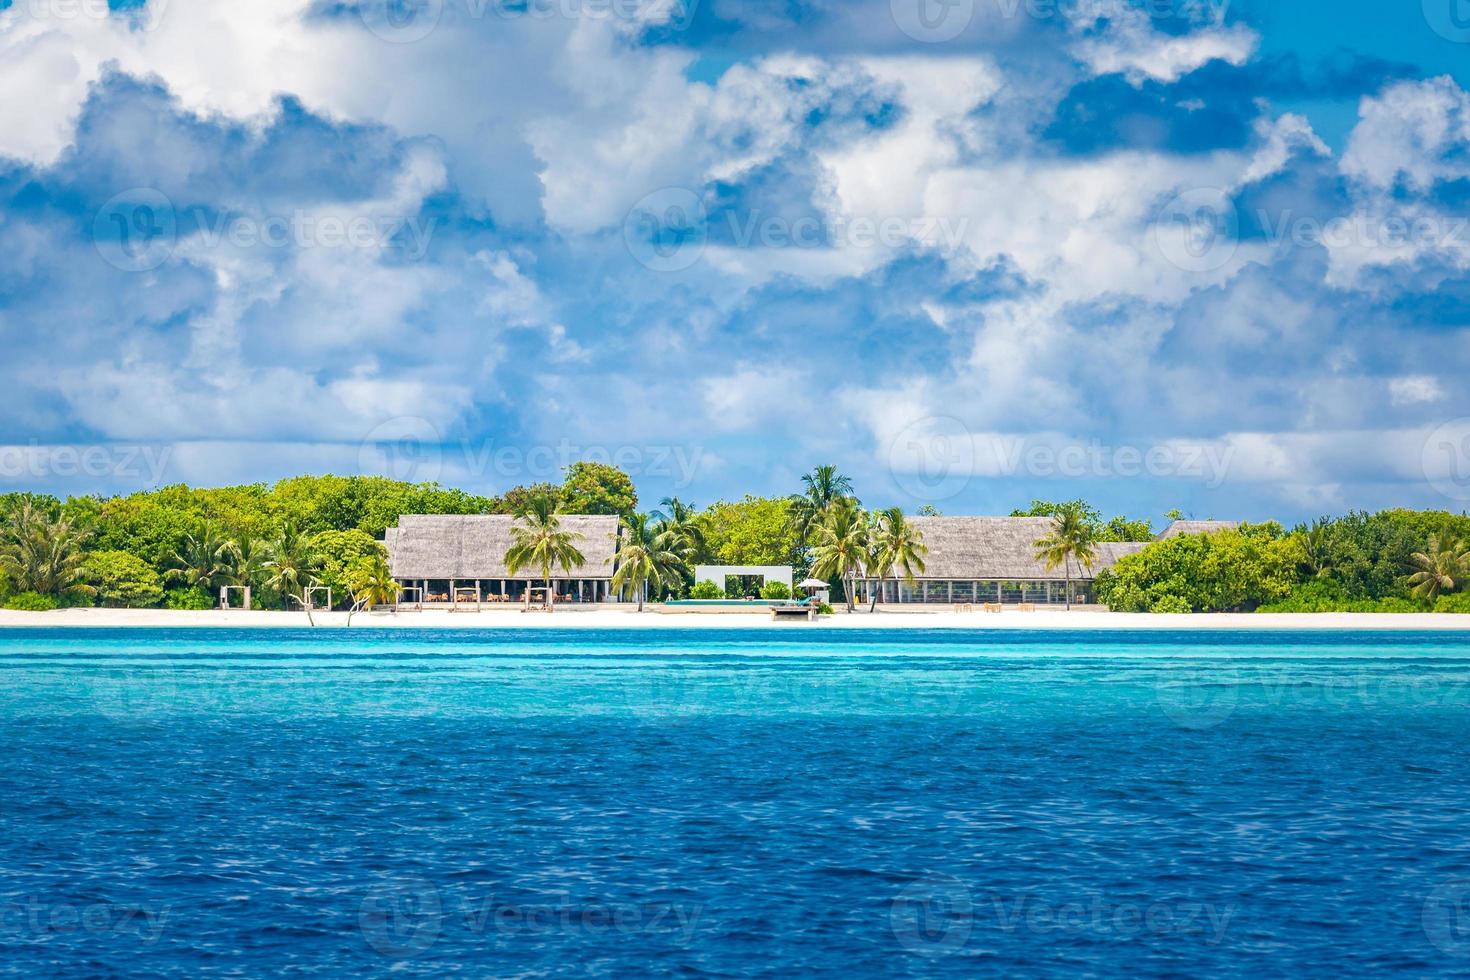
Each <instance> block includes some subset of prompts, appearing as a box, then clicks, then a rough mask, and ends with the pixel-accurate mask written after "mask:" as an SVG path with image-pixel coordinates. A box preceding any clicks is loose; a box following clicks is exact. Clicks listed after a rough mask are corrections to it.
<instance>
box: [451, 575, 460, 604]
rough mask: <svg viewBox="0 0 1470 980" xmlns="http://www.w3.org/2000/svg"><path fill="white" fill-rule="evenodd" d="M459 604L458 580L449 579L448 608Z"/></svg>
mask: <svg viewBox="0 0 1470 980" xmlns="http://www.w3.org/2000/svg"><path fill="white" fill-rule="evenodd" d="M458 606H459V580H458V579H450V580H449V608H451V609H455V608H457V607H458Z"/></svg>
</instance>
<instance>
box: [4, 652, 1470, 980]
mask: <svg viewBox="0 0 1470 980" xmlns="http://www.w3.org/2000/svg"><path fill="white" fill-rule="evenodd" d="M1467 709H1470V641H1467V640H1466V639H1462V638H1459V637H1457V636H1455V635H1446V634H1411V633H1392V634H1353V633H1312V634H1261V633H1251V634H1244V633H1241V634H1231V633H1193V634H1186V633H1148V634H1125V633H1108V634H1085V633H1040V632H1037V633H1017V632H1006V633H999V632H997V633H985V632H975V633H965V632H960V631H952V630H947V631H942V632H941V631H935V632H933V633H928V632H922V631H912V630H905V631H901V632H900V631H894V632H890V633H880V632H869V631H858V630H844V631H840V632H839V631H828V630H822V629H811V630H800V631H791V632H789V633H788V632H784V631H782V632H777V633H770V632H768V631H758V632H756V631H739V630H730V631H725V630H699V631H689V632H685V631H681V630H671V629H664V630H656V631H655V630H650V631H646V632H643V631H633V630H620V631H606V632H600V631H590V630H579V631H575V632H574V631H566V632H560V631H534V632H532V631H526V632H516V631H501V632H496V633H489V632H472V631H442V632H441V631H425V632H422V633H417V632H411V631H391V632H390V631H370V630H352V631H336V632H328V631H317V632H312V631H307V630H300V631H295V630H292V631H229V630H173V631H144V630H117V631H107V630H75V631H67V630H17V631H7V632H0V750H3V756H0V758H3V759H4V765H3V766H0V800H3V801H4V805H5V816H4V821H3V829H0V970H4V971H9V972H15V973H17V974H26V975H66V976H79V977H80V976H97V975H99V974H101V975H105V974H109V973H129V972H137V973H146V974H150V975H159V974H162V975H172V976H193V975H197V974H198V973H200V972H211V971H212V972H230V971H234V972H238V973H242V974H247V975H264V974H268V973H269V974H275V973H280V972H299V973H321V974H323V975H331V976H337V975H343V974H355V975H378V974H383V973H387V972H390V971H394V972H400V973H407V974H410V975H433V976H439V975H442V974H444V973H445V972H449V971H452V970H458V971H460V972H463V973H465V974H467V975H471V976H483V975H497V976H498V975H539V974H552V973H563V972H578V973H591V974H594V975H607V976H627V975H640V976H641V975H652V976H673V975H679V976H691V975H704V974H709V975H724V976H758V975H759V976H792V975H797V974H801V975H818V976H822V975H837V974H841V975H843V976H847V977H852V976H893V975H898V976H915V977H921V976H974V975H976V974H977V973H981V972H984V973H993V974H998V975H1006V976H1020V975H1036V976H1056V977H1063V976H1067V977H1071V976H1076V975H1078V974H1079V973H1081V974H1088V973H1092V974H1107V975H1112V974H1116V973H1120V972H1127V973H1130V974H1134V975H1140V976H1166V975H1210V976H1241V977H1244V976H1261V975H1277V976H1294V977H1295V976H1316V975H1325V974H1331V975H1335V976H1343V975H1352V976H1357V975H1368V974H1370V973H1379V972H1383V971H1386V970H1398V971H1402V972H1405V973H1408V974H1411V975H1415V976H1449V975H1461V974H1463V972H1464V971H1465V969H1466V967H1467V965H1470V927H1467V924H1466V923H1467V921H1470V920H1467V918H1466V912H1465V910H1466V909H1470V904H1467V902H1470V821H1467V816H1470V812H1467V811H1470V761H1467V753H1466V752H1465V751H1464V746H1465V744H1466V736H1467V734H1470V724H1467V718H1470V715H1467Z"/></svg>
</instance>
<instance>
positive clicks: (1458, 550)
mask: <svg viewBox="0 0 1470 980" xmlns="http://www.w3.org/2000/svg"><path fill="white" fill-rule="evenodd" d="M1467 560H1470V554H1466V553H1464V552H1463V549H1462V546H1461V544H1460V542H1459V541H1456V540H1455V539H1454V538H1450V537H1445V538H1443V539H1441V538H1440V536H1439V535H1437V534H1431V535H1430V536H1429V549H1428V550H1427V551H1416V552H1414V553H1413V554H1412V555H1410V556H1409V562H1410V564H1411V565H1412V566H1413V567H1414V568H1415V569H1417V571H1415V572H1414V574H1412V575H1410V576H1409V585H1411V586H1413V588H1414V595H1415V597H1417V598H1420V599H1425V600H1427V601H1429V602H1433V601H1434V600H1436V599H1438V598H1439V595H1440V593H1441V592H1453V591H1454V590H1455V589H1456V588H1457V587H1458V586H1459V584H1460V582H1461V580H1462V578H1463V576H1464V567H1465V562H1466V561H1467Z"/></svg>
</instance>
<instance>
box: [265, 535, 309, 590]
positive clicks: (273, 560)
mask: <svg viewBox="0 0 1470 980" xmlns="http://www.w3.org/2000/svg"><path fill="white" fill-rule="evenodd" d="M261 568H262V570H263V572H264V573H265V585H266V587H267V588H271V589H274V590H275V591H277V592H279V593H280V594H281V595H282V596H283V597H285V598H287V599H291V600H294V601H296V602H299V603H301V605H302V606H305V605H307V602H306V590H307V589H309V588H311V587H312V586H314V585H316V584H317V578H316V574H315V573H316V558H315V556H314V555H313V554H312V551H311V535H309V534H304V533H303V532H302V531H301V530H300V529H299V528H297V527H296V526H295V525H294V524H288V525H286V526H285V527H284V528H282V529H281V533H280V534H278V535H276V539H275V540H274V541H272V542H271V543H270V545H269V547H268V548H267V554H266V556H265V561H264V562H262V564H261Z"/></svg>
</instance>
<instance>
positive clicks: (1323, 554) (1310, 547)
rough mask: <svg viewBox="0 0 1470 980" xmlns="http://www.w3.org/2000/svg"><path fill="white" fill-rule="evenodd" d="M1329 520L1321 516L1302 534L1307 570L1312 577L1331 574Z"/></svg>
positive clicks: (1322, 576) (1323, 576) (1324, 576)
mask: <svg viewBox="0 0 1470 980" xmlns="http://www.w3.org/2000/svg"><path fill="white" fill-rule="evenodd" d="M1329 524H1330V522H1329V521H1328V520H1327V518H1325V517H1324V518H1322V519H1321V520H1319V521H1315V522H1313V524H1312V527H1311V529H1310V530H1308V531H1306V532H1304V533H1303V534H1302V545H1303V547H1304V549H1305V551H1306V556H1307V557H1306V561H1305V562H1304V564H1305V565H1306V568H1307V571H1308V572H1310V573H1311V575H1312V577H1313V578H1326V577H1327V576H1328V575H1330V574H1332V551H1331V541H1330V540H1329V538H1328V534H1329V531H1328V528H1329Z"/></svg>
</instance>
